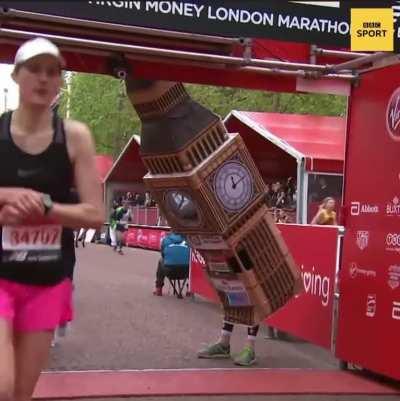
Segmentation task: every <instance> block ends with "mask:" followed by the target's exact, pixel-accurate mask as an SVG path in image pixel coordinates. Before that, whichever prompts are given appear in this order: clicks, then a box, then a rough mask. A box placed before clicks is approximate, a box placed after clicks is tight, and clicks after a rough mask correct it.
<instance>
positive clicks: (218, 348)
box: [197, 343, 231, 359]
mask: <svg viewBox="0 0 400 401" xmlns="http://www.w3.org/2000/svg"><path fill="white" fill-rule="evenodd" d="M197 357H198V358H204V359H223V358H230V357H231V347H230V346H229V345H224V344H221V343H215V344H210V345H207V347H206V348H204V349H202V350H200V351H199V352H198V353H197Z"/></svg>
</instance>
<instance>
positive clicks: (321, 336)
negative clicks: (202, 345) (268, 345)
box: [191, 224, 338, 349]
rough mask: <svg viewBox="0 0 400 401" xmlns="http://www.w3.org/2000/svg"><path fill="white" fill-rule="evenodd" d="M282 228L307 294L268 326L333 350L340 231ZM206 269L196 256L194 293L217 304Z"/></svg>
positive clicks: (196, 255) (272, 319)
mask: <svg viewBox="0 0 400 401" xmlns="http://www.w3.org/2000/svg"><path fill="white" fill-rule="evenodd" d="M279 228H280V230H281V232H282V235H283V237H284V239H285V241H286V243H287V245H288V247H289V249H290V251H291V252H292V254H293V256H294V258H295V260H296V263H297V264H298V265H299V266H300V268H301V270H302V277H303V282H304V288H305V291H304V293H302V294H300V295H299V296H298V297H296V298H294V299H293V300H292V301H290V302H289V303H288V304H287V305H286V306H285V307H284V308H282V309H280V310H279V311H277V312H276V313H274V314H273V315H271V316H270V317H269V318H268V319H267V320H266V323H267V324H268V325H271V326H273V327H276V328H278V329H279V330H282V331H285V332H287V333H290V334H292V335H295V336H296V337H299V338H303V339H305V340H307V341H309V342H311V343H313V344H316V345H320V346H322V347H325V348H328V349H330V347H331V336H332V318H333V316H332V314H333V299H334V284H335V274H336V258H337V247H338V229H337V228H336V227H316V226H300V225H283V224H282V225H279ZM204 267H205V266H204V259H203V258H202V257H201V255H200V256H199V255H198V252H196V251H195V252H192V259H191V291H192V292H193V293H195V294H198V295H201V296H202V297H204V298H207V299H209V300H212V301H217V296H216V294H215V292H214V290H213V288H212V287H211V286H210V284H209V283H208V280H207V277H206V275H205V272H204Z"/></svg>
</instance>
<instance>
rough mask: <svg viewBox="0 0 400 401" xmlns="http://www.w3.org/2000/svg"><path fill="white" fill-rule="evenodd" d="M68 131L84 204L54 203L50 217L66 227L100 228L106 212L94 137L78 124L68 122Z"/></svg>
mask: <svg viewBox="0 0 400 401" xmlns="http://www.w3.org/2000/svg"><path fill="white" fill-rule="evenodd" d="M65 129H66V133H67V145H68V153H69V155H70V158H71V160H72V162H73V166H74V176H75V184H76V188H77V191H78V195H79V199H80V203H78V204H61V203H54V205H53V208H52V209H51V211H50V212H49V217H50V218H51V219H53V220H55V221H57V222H59V223H60V224H62V225H63V226H66V227H71V228H75V227H82V228H100V227H101V226H102V225H103V223H104V220H105V211H104V205H103V201H102V188H101V183H100V179H99V176H98V173H97V169H96V164H95V146H94V143H93V139H92V136H91V133H90V131H89V129H88V128H87V126H86V125H84V124H82V123H79V122H76V121H66V123H65Z"/></svg>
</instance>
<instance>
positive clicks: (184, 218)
mask: <svg viewBox="0 0 400 401" xmlns="http://www.w3.org/2000/svg"><path fill="white" fill-rule="evenodd" d="M164 200H165V203H166V207H167V210H168V211H169V212H170V213H171V214H172V215H173V216H174V217H175V219H177V220H178V221H179V222H180V223H181V224H182V225H184V226H186V227H196V226H198V225H199V224H200V214H199V212H198V208H197V204H196V202H195V201H194V200H193V198H192V197H191V196H190V195H189V194H188V193H187V192H185V191H180V190H171V191H168V192H166V193H165V195H164Z"/></svg>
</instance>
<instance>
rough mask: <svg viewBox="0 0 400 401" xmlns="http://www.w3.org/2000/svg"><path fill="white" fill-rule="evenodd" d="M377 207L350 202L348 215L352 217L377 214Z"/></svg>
mask: <svg viewBox="0 0 400 401" xmlns="http://www.w3.org/2000/svg"><path fill="white" fill-rule="evenodd" d="M377 213H379V207H378V206H376V205H369V204H368V203H363V204H361V203H360V202H351V206H350V214H351V215H352V216H359V215H360V214H377Z"/></svg>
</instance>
